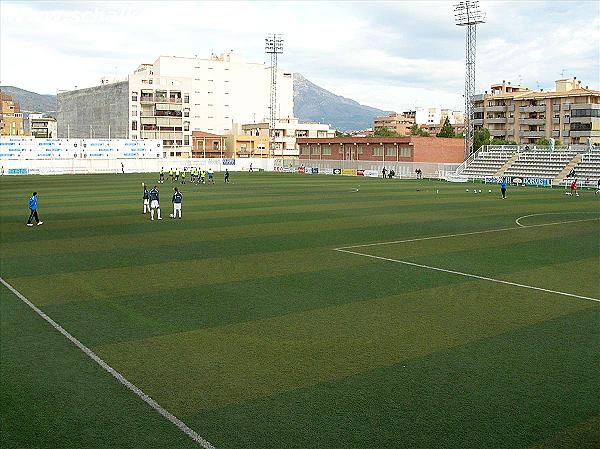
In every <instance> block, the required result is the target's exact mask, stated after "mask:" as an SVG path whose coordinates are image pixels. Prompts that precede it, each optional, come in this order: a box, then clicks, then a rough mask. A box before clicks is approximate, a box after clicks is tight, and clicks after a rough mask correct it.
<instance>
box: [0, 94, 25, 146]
mask: <svg viewBox="0 0 600 449" xmlns="http://www.w3.org/2000/svg"><path fill="white" fill-rule="evenodd" d="M23 135H25V131H24V129H23V113H22V112H21V108H20V107H19V103H17V102H15V101H13V99H12V97H11V96H10V95H8V94H6V93H4V92H2V91H0V136H23Z"/></svg>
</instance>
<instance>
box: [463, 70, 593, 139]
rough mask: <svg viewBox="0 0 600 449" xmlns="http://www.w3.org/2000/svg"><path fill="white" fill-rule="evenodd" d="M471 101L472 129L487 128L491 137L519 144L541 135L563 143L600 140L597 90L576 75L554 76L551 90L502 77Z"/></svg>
mask: <svg viewBox="0 0 600 449" xmlns="http://www.w3.org/2000/svg"><path fill="white" fill-rule="evenodd" d="M472 101H473V124H474V127H475V129H476V130H477V129H481V128H487V129H488V130H489V131H490V135H491V136H492V137H496V138H500V139H504V140H508V141H515V142H516V143H517V144H520V145H521V144H533V143H536V142H537V141H538V140H539V139H541V138H546V139H550V138H554V139H556V140H558V141H560V142H561V143H562V144H565V145H587V144H588V143H589V142H591V143H594V144H598V143H600V91H597V90H591V89H589V88H588V87H587V86H586V87H585V88H584V87H582V86H581V81H579V80H577V79H576V78H573V79H561V80H557V81H556V82H555V90H554V91H544V90H540V91H532V90H530V89H528V88H527V87H523V86H512V85H511V84H510V82H509V83H506V82H505V81H503V82H502V83H500V84H494V85H492V86H491V91H490V93H488V92H487V91H486V92H485V93H484V94H480V95H475V96H473V100H472ZM588 139H589V140H588Z"/></svg>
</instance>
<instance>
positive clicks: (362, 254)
mask: <svg viewBox="0 0 600 449" xmlns="http://www.w3.org/2000/svg"><path fill="white" fill-rule="evenodd" d="M557 213H558V212H557ZM534 215H541V214H532V215H524V216H523V217H519V218H517V224H518V225H519V227H514V226H513V227H510V228H500V229H488V230H485V231H473V232H463V233H459V234H446V235H435V236H431V237H420V238H414V239H406V240H395V241H392V242H379V243H366V244H363V245H353V246H343V247H340V248H334V249H333V250H334V251H338V252H341V253H347V254H354V255H356V256H363V257H369V258H371V259H378V260H385V261H388V262H395V263H401V264H404V265H409V266H413V267H419V268H425V269H428V270H434V271H441V272H444V273H450V274H456V275H458V276H465V277H470V278H474V279H480V280H483V281H489V282H496V283H498V284H505V285H512V286H514V287H521V288H528V289H530V290H538V291H541V292H546V293H554V294H557V295H563V296H570V297H572V298H579V299H586V300H588V301H595V302H600V299H598V298H591V297H589V296H582V295H575V294H573V293H566V292H559V291H556V290H549V289H546V288H541V287H535V286H533V285H525V284H519V283H516V282H510V281H503V280H502V279H494V278H490V277H486V276H480V275H478V274H471V273H463V272H462V271H455V270H447V269H445V268H438V267H432V266H429V265H423V264H419V263H414V262H409V261H406V260H398V259H391V258H388V257H381V256H374V255H372V254H364V253H359V252H357V251H349V250H350V249H355V248H366V247H370V246H382V245H393V244H395V243H408V242H420V241H423V240H436V239H444V238H449V237H459V236H463V235H476V234H486V233H490V232H500V231H509V230H515V229H522V228H537V227H541V226H552V225H558V224H567V223H577V222H581V221H597V220H600V218H584V219H581V220H568V221H557V222H553V223H542V224H535V225H522V224H520V223H519V222H518V220H520V219H522V218H525V217H532V216H534Z"/></svg>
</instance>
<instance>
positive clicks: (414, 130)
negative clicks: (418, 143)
mask: <svg viewBox="0 0 600 449" xmlns="http://www.w3.org/2000/svg"><path fill="white" fill-rule="evenodd" d="M410 135H411V136H420V137H429V133H428V132H427V131H425V130H424V129H423V128H421V127H420V126H419V125H418V124H416V123H413V124H412V126H411V127H410Z"/></svg>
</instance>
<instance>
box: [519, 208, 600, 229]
mask: <svg viewBox="0 0 600 449" xmlns="http://www.w3.org/2000/svg"><path fill="white" fill-rule="evenodd" d="M594 213H595V212H542V213H539V214H529V215H523V216H522V217H519V218H517V219H516V220H515V223H516V224H517V225H518V226H520V227H522V228H529V227H532V226H537V225H522V224H521V223H520V221H521V220H522V219H523V218H528V217H539V216H542V215H566V214H594ZM590 220H594V218H590V219H585V220H572V221H569V223H573V222H576V221H590Z"/></svg>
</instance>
